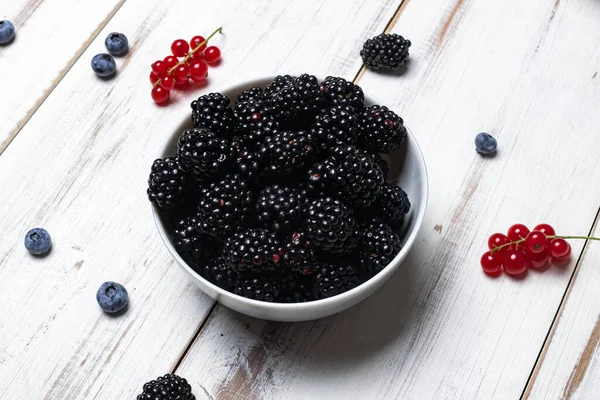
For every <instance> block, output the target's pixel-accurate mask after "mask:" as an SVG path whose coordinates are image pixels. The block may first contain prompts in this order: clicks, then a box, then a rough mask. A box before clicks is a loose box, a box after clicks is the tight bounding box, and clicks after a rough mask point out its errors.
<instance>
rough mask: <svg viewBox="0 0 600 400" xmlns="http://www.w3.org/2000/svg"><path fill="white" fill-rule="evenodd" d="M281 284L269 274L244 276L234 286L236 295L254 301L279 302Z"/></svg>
mask: <svg viewBox="0 0 600 400" xmlns="http://www.w3.org/2000/svg"><path fill="white" fill-rule="evenodd" d="M279 285H280V282H279V281H278V280H277V279H276V278H274V277H272V276H271V275H269V274H250V276H242V277H241V278H239V279H238V280H237V281H236V282H235V284H234V293H235V294H237V295H239V296H243V297H246V298H249V299H253V300H259V301H268V302H270V303H272V302H275V301H278V300H279V294H280V292H281V289H280V286H279Z"/></svg>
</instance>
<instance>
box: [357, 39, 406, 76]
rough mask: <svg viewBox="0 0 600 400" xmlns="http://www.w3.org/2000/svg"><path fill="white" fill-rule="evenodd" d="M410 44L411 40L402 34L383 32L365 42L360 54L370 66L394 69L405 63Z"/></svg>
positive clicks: (388, 69) (385, 69)
mask: <svg viewBox="0 0 600 400" xmlns="http://www.w3.org/2000/svg"><path fill="white" fill-rule="evenodd" d="M410 45H411V43H410V40H405V39H404V38H403V37H402V36H400V35H397V34H395V33H389V34H387V33H382V34H381V35H378V36H375V37H374V38H373V39H369V40H367V41H366V42H365V44H364V45H363V48H362V50H361V51H360V56H361V57H362V59H363V62H364V63H365V65H366V66H367V67H368V68H371V69H374V70H384V71H392V70H396V69H398V68H400V67H401V66H402V65H404V63H405V62H406V59H407V58H408V48H409V47H410Z"/></svg>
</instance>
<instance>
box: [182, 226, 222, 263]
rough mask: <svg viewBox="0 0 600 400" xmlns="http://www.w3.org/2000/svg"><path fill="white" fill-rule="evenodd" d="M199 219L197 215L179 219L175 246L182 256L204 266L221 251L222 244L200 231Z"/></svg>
mask: <svg viewBox="0 0 600 400" xmlns="http://www.w3.org/2000/svg"><path fill="white" fill-rule="evenodd" d="M199 221H200V217H199V216H197V215H191V216H188V217H186V218H183V219H181V220H179V222H178V223H177V225H176V226H175V230H174V232H173V246H175V249H176V250H177V252H178V253H179V255H181V257H182V258H184V259H187V260H191V261H193V262H194V263H196V264H198V266H200V267H202V266H203V265H205V264H206V263H207V262H208V261H209V260H210V259H211V258H212V257H213V256H214V255H215V254H217V253H219V252H220V250H221V246H220V245H219V244H218V243H216V242H214V241H213V240H211V239H210V238H208V237H207V236H204V235H202V234H201V233H200V232H199V231H198V229H197V228H198V223H199Z"/></svg>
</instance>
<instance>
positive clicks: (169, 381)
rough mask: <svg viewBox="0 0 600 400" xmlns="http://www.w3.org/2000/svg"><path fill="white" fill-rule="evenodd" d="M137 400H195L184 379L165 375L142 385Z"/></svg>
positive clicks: (173, 375)
mask: <svg viewBox="0 0 600 400" xmlns="http://www.w3.org/2000/svg"><path fill="white" fill-rule="evenodd" d="M137 400H196V396H194V395H193V394H192V387H191V386H190V384H189V383H188V381H187V380H185V378H182V377H180V376H177V375H175V374H166V375H165V376H161V377H158V378H157V379H156V380H153V381H150V382H148V383H145V384H144V390H143V391H142V393H141V394H139V395H138V396H137Z"/></svg>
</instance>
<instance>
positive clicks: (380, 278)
mask: <svg viewBox="0 0 600 400" xmlns="http://www.w3.org/2000/svg"><path fill="white" fill-rule="evenodd" d="M275 76H276V75H269V76H265V77H260V78H253V79H248V80H247V81H245V83H238V84H236V85H232V86H229V87H226V88H225V89H223V90H221V92H228V91H235V90H238V89H239V88H240V87H252V86H257V85H259V86H263V85H264V82H265V81H268V80H273V79H274V78H275ZM363 92H364V94H365V100H367V98H368V99H369V100H370V101H373V102H375V103H376V104H384V103H383V102H381V101H380V100H379V99H378V98H377V97H375V96H373V95H371V94H370V93H368V92H366V91H364V89H363ZM183 124H184V122H183V121H182V122H181V123H180V124H179V125H178V126H180V125H183ZM404 126H405V127H406V131H407V134H408V137H409V140H410V141H411V143H412V144H413V145H414V146H415V149H416V153H417V155H418V156H419V159H420V160H421V163H420V164H421V165H422V167H423V175H424V178H425V183H424V185H422V188H423V195H422V198H423V206H422V207H421V208H420V210H419V213H418V214H417V215H415V228H414V229H413V230H412V231H411V232H410V233H409V234H408V238H407V240H406V242H405V243H404V246H402V249H400V251H399V252H398V254H396V256H395V257H394V258H393V259H392V260H391V261H390V262H389V263H388V264H387V265H386V266H385V267H384V268H383V269H382V270H381V271H380V272H378V273H377V274H376V275H374V276H373V277H371V278H370V279H368V280H366V281H365V282H363V283H361V284H360V285H358V286H356V287H355V288H352V289H350V290H348V291H346V292H343V293H340V294H338V295H335V296H331V297H328V298H326V299H318V300H313V301H308V302H302V303H275V302H273V303H271V302H265V301H260V300H254V299H249V298H246V297H243V296H240V295H238V294H236V293H233V292H230V291H228V290H225V289H223V288H221V287H219V286H217V285H215V284H213V283H212V282H210V281H209V280H208V279H206V278H204V277H203V276H202V275H200V274H199V273H198V272H196V271H195V270H194V269H193V268H192V267H191V266H190V265H188V263H187V262H186V261H185V260H184V259H183V258H182V257H181V256H180V255H179V253H178V252H177V250H176V249H175V246H174V245H173V243H172V242H171V238H170V236H169V234H168V233H167V232H166V229H165V228H164V226H163V223H162V221H161V216H160V212H159V210H158V209H157V208H156V207H155V206H154V205H152V204H150V208H151V209H152V216H153V219H154V224H155V225H156V228H157V229H158V233H159V235H160V237H161V239H162V241H163V242H164V244H165V245H166V247H167V249H168V250H169V252H170V253H171V255H172V256H173V258H174V259H175V260H176V261H177V263H178V264H179V265H180V266H181V267H183V268H184V269H185V270H186V272H187V273H188V274H190V275H191V276H192V277H194V278H195V279H199V280H200V281H202V283H203V284H205V285H207V286H209V287H210V288H211V289H212V290H214V291H215V292H216V293H217V296H215V297H217V298H215V299H213V300H215V301H217V302H219V303H220V301H219V300H218V298H220V297H234V298H235V300H236V301H239V302H241V303H243V304H244V305H246V306H254V307H267V308H270V309H273V308H277V309H280V310H290V311H291V310H301V309H305V308H313V307H327V306H328V305H334V304H337V303H339V302H344V301H347V300H349V299H351V298H353V297H354V296H355V295H356V294H358V293H359V292H362V291H364V290H365V289H366V288H367V286H373V285H375V286H380V285H382V284H384V283H385V282H386V281H387V279H388V277H389V275H391V274H393V273H394V272H395V271H396V268H393V267H394V265H396V264H398V263H400V262H401V261H400V260H403V259H404V258H405V257H406V255H407V254H408V252H409V251H410V250H411V249H412V246H413V244H414V242H415V241H416V239H417V236H418V234H419V232H420V230H421V227H422V225H423V220H424V218H425V212H426V211H427V205H428V202H429V175H428V171H427V164H426V163H425V157H424V156H423V151H422V150H421V146H419V142H418V141H417V139H416V137H415V136H414V135H413V133H412V131H411V130H410V128H409V127H408V126H406V124H404ZM175 134H179V135H180V134H181V133H176V132H175V131H174V132H173V133H171V134H169V135H168V136H167V137H165V139H164V140H163V142H162V144H161V146H160V148H159V152H158V155H157V158H162V157H165V153H166V151H167V148H168V147H169V144H170V142H171V141H172V140H173V136H174V135H175ZM397 267H399V265H397ZM199 289H200V290H202V288H199ZM203 292H204V291H203ZM204 294H205V295H207V296H209V297H212V296H210V295H209V294H208V293H204Z"/></svg>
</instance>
